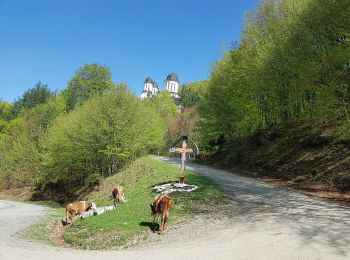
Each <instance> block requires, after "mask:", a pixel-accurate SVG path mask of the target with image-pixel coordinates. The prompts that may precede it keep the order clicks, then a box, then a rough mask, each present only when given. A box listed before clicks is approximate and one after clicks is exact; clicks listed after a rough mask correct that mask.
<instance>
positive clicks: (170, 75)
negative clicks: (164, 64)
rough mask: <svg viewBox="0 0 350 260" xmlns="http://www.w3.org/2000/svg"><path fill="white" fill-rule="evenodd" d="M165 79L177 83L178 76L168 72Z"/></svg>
mask: <svg viewBox="0 0 350 260" xmlns="http://www.w3.org/2000/svg"><path fill="white" fill-rule="evenodd" d="M166 81H176V82H177V83H179V78H178V77H177V75H176V74H175V73H170V74H169V75H168V77H166Z"/></svg>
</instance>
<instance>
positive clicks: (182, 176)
mask: <svg viewBox="0 0 350 260" xmlns="http://www.w3.org/2000/svg"><path fill="white" fill-rule="evenodd" d="M187 141H188V137H187V136H183V137H182V147H181V148H170V152H172V153H180V154H181V167H180V175H179V182H180V184H184V183H185V168H186V166H185V162H186V154H187V153H193V149H192V148H187Z"/></svg>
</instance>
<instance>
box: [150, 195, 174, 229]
mask: <svg viewBox="0 0 350 260" xmlns="http://www.w3.org/2000/svg"><path fill="white" fill-rule="evenodd" d="M173 205H174V202H173V200H172V199H171V198H170V197H169V196H168V195H161V194H159V195H157V196H156V197H155V199H154V201H153V203H152V204H151V205H150V206H151V210H152V215H153V223H157V222H158V218H159V216H160V215H161V216H162V219H161V224H160V228H159V231H160V232H163V231H164V228H165V223H166V222H167V221H168V219H169V213H170V209H171V208H172V207H173Z"/></svg>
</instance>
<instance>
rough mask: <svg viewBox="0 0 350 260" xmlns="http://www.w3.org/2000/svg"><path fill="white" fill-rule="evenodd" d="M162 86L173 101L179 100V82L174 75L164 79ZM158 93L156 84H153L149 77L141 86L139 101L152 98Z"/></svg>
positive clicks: (171, 74)
mask: <svg viewBox="0 0 350 260" xmlns="http://www.w3.org/2000/svg"><path fill="white" fill-rule="evenodd" d="M164 84H165V89H166V90H167V91H169V92H170V94H171V96H172V97H173V99H174V101H176V100H180V99H181V98H180V95H179V94H178V91H179V85H180V82H179V79H178V77H177V75H176V74H175V73H170V74H169V75H168V76H167V77H166V79H165V81H164ZM158 92H159V88H158V84H157V82H155V81H154V80H153V79H152V78H151V77H147V78H146V79H145V82H144V84H143V91H142V94H141V99H144V98H153V97H155V96H156V95H157V94H158Z"/></svg>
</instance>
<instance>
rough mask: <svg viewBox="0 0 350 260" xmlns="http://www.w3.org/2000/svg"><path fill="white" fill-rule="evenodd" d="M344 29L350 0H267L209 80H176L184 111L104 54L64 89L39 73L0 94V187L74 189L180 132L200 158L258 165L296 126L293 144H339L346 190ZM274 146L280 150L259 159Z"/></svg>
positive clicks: (349, 31) (348, 118)
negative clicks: (125, 74) (133, 82)
mask: <svg viewBox="0 0 350 260" xmlns="http://www.w3.org/2000/svg"><path fill="white" fill-rule="evenodd" d="M334 14H337V15H334ZM349 39H350V1H349V0H343V1H337V0H300V1H295V0H265V1H263V2H262V3H261V4H260V5H259V6H258V7H257V8H256V9H254V10H252V11H251V12H250V13H247V14H246V18H245V24H244V28H243V31H242V36H241V39H240V41H239V42H237V43H234V44H233V46H232V48H231V49H228V50H226V51H225V53H224V54H223V58H222V59H221V60H219V61H217V62H216V63H215V64H214V65H213V66H212V69H211V73H210V76H209V78H208V79H207V80H204V81H200V82H194V83H189V84H184V85H183V86H182V87H181V89H180V93H179V94H180V96H181V97H182V104H183V109H182V112H181V113H178V112H177V109H176V106H175V104H174V102H173V101H172V99H171V97H170V95H169V93H167V92H161V93H160V95H158V96H157V98H155V99H152V100H140V99H138V98H137V97H135V95H133V94H132V93H130V91H129V90H128V88H127V86H126V84H124V83H115V82H113V81H112V76H111V73H110V71H109V69H108V68H106V67H104V66H101V65H99V64H87V65H84V66H82V67H80V68H78V69H77V71H76V72H75V73H74V75H73V76H72V78H71V79H70V81H69V82H68V84H67V86H66V88H65V89H64V90H63V91H61V92H53V91H51V90H50V88H49V87H48V86H47V85H45V84H43V83H41V82H38V83H37V84H36V85H35V86H34V87H33V88H31V89H29V90H28V91H26V92H25V93H24V94H23V95H22V96H21V97H20V98H18V99H17V100H16V101H15V102H13V103H8V102H5V101H0V189H6V188H11V187H24V186H30V187H31V189H32V194H33V196H34V197H38V198H42V197H45V196H49V193H50V192H51V191H52V190H54V191H60V192H61V193H65V194H66V195H67V196H70V194H69V192H68V191H69V190H71V189H72V187H89V185H94V184H95V183H98V182H99V181H100V180H101V178H105V177H107V176H110V175H112V174H114V173H116V172H117V171H118V170H119V169H121V168H122V167H123V166H124V165H126V164H128V163H129V162H131V161H133V160H134V159H136V158H137V157H140V156H142V155H145V154H166V151H167V149H168V147H169V146H170V145H171V144H172V143H173V142H174V140H176V139H177V138H178V137H179V136H181V135H189V136H191V137H192V138H193V139H194V140H196V141H197V142H198V143H199V145H200V149H201V151H202V158H203V159H207V160H210V159H211V158H215V156H217V155H219V154H221V155H222V154H223V153H226V154H229V155H230V157H229V158H228V159H227V158H226V159H227V160H228V161H229V163H230V164H235V163H237V162H238V163H242V162H247V163H248V164H252V163H251V161H252V160H254V161H255V162H256V161H258V160H257V157H252V158H251V159H252V160H251V161H249V160H248V159H247V158H248V157H249V156H250V155H248V153H249V154H254V153H255V155H256V154H257V153H256V151H260V153H259V155H258V156H259V159H261V158H262V157H264V158H263V159H262V160H260V161H261V162H260V164H261V165H260V166H264V167H265V168H267V169H272V168H273V167H275V168H276V165H278V164H281V161H282V160H284V159H286V158H287V157H291V156H290V154H288V153H285V152H287V151H291V150H293V148H295V147H294V146H293V145H294V144H295V143H298V142H299V140H301V139H302V138H304V139H305V136H301V137H300V136H299V135H302V134H305V135H306V134H310V135H309V136H308V138H309V139H310V140H306V141H305V140H302V141H300V147H301V148H300V147H299V148H300V149H304V148H305V143H307V144H312V145H313V146H322V147H323V146H324V145H325V144H327V145H330V144H331V145H332V146H335V147H338V148H337V149H338V150H336V151H335V152H336V153H338V155H339V156H340V157H339V158H340V159H342V160H343V162H342V168H341V169H335V172H331V174H332V177H329V176H328V177H329V178H332V181H333V182H335V183H338V187H340V188H344V189H350V172H349V170H348V169H349V167H348V166H349V160H348V159H349V149H348V147H349V146H348V144H349V140H350V48H349V47H350V40H349ZM325 125H326V126H327V127H326V128H327V129H330V132H331V133H330V134H327V135H325V134H324V133H323V132H322V131H323V130H324V129H323V128H324V127H325ZM293 130H295V131H296V132H297V133H295V132H290V131H293ZM316 135H317V136H316ZM291 136H294V137H295V138H297V137H298V138H299V137H300V138H299V139H288V138H290V137H291ZM310 136H312V137H310ZM315 136H316V137H317V138H318V139H317V138H316V137H315ZM276 138H277V139H279V140H281V141H280V142H279V143H278V145H277V144H276V143H273V142H274V140H275V139H276ZM315 138H316V139H317V140H316V141H315ZM287 139H288V140H287ZM311 139H312V140H311ZM271 144H276V145H277V146H278V148H276V147H275V148H273V149H274V150H275V152H276V151H277V153H278V154H279V155H281V154H284V155H285V157H284V158H279V159H278V160H279V161H277V162H269V163H266V161H267V159H268V158H267V157H271V154H268V153H266V151H267V150H268V149H267V148H266V147H269V149H270V148H271ZM269 145H270V146H269ZM303 145H304V146H303ZM302 146H303V147H304V148H303V147H302ZM309 148H310V147H308V148H307V149H309ZM271 149H272V148H271ZM305 149H306V148H305ZM244 150H245V151H246V152H242V151H244ZM269 151H272V150H269ZM225 156H226V155H225ZM276 156H277V155H276ZM219 157H220V156H217V157H216V159H215V160H216V161H219V160H222V158H221V159H220V158H219ZM322 158H325V156H323V157H322ZM264 160H265V161H264ZM262 161H264V162H262ZM313 161H314V160H313ZM320 162H322V160H320ZM331 163H335V162H334V161H331ZM253 164H254V163H253ZM255 164H257V163H255ZM253 166H256V165H253ZM264 167H263V168H264ZM297 167H299V168H298V169H294V170H295V171H296V172H300V167H305V165H298V166H297ZM310 167H311V166H310ZM312 167H314V165H313V166H312ZM277 168H278V167H277ZM315 168H316V166H315ZM307 170H309V169H307ZM319 171H322V169H320V170H319ZM310 172H311V170H310ZM334 174H336V175H334ZM321 175H322V174H321ZM321 175H320V176H321ZM320 176H319V177H320ZM294 177H296V176H293V178H294ZM297 177H298V176H297ZM321 177H322V176H321ZM321 177H320V178H321ZM328 177H327V178H328ZM329 178H328V179H327V180H329Z"/></svg>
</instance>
